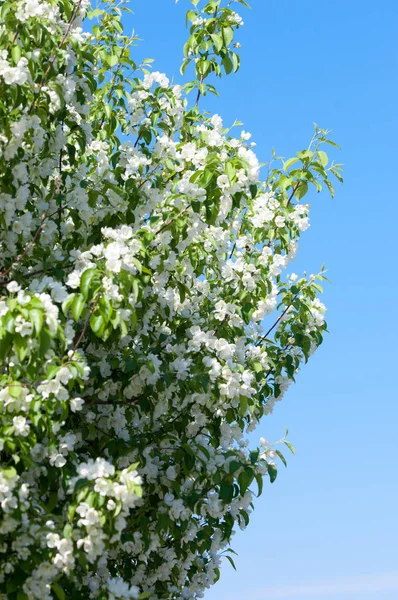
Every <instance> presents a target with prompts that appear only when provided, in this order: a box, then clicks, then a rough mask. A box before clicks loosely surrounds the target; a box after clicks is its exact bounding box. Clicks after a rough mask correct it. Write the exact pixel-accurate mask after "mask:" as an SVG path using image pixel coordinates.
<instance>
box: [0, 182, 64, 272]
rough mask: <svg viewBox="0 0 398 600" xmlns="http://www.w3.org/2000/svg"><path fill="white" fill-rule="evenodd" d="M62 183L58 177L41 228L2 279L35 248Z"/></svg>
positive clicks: (42, 218) (42, 217)
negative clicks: (51, 204)
mask: <svg viewBox="0 0 398 600" xmlns="http://www.w3.org/2000/svg"><path fill="white" fill-rule="evenodd" d="M60 183H61V182H60V179H59V177H57V178H56V179H55V181H54V189H53V192H52V194H51V198H50V200H49V201H48V207H47V210H46V212H45V213H43V215H42V216H41V222H40V225H39V227H38V228H37V230H36V233H35V235H34V236H33V239H32V240H31V241H30V242H29V244H28V245H27V246H26V248H25V250H24V251H23V252H21V254H18V256H17V257H16V259H15V260H14V262H13V263H12V264H11V265H10V266H9V267H8V269H7V270H6V271H3V272H2V273H0V277H1V278H4V277H6V276H7V275H8V274H9V273H11V271H13V269H14V268H15V267H16V265H17V264H18V263H20V262H21V260H22V259H23V258H25V256H26V255H27V254H28V253H29V251H30V250H31V249H32V248H33V246H34V245H35V243H36V240H37V238H38V237H39V235H40V233H41V231H42V229H43V227H44V224H45V221H46V219H47V216H48V211H49V210H50V203H51V201H52V200H53V199H54V196H55V194H57V193H58V191H59V186H60Z"/></svg>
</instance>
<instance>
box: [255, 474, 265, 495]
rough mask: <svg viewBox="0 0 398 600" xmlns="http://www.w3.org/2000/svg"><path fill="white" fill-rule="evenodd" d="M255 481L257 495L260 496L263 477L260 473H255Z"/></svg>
mask: <svg viewBox="0 0 398 600" xmlns="http://www.w3.org/2000/svg"><path fill="white" fill-rule="evenodd" d="M255 478H256V481H257V486H258V494H257V496H261V494H262V493H263V483H264V481H263V478H262V475H260V474H259V473H257V474H256V475H255Z"/></svg>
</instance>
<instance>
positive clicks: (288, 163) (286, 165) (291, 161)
mask: <svg viewBox="0 0 398 600" xmlns="http://www.w3.org/2000/svg"><path fill="white" fill-rule="evenodd" d="M298 160H299V159H298V158H296V157H293V158H289V159H288V160H287V161H286V162H284V163H283V168H284V169H285V171H287V170H288V169H289V167H291V166H292V165H294V163H296V162H298Z"/></svg>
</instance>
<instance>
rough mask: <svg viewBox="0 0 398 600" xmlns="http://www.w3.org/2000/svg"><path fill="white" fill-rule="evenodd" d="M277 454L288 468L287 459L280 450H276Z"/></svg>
mask: <svg viewBox="0 0 398 600" xmlns="http://www.w3.org/2000/svg"><path fill="white" fill-rule="evenodd" d="M275 454H277V455H278V456H279V458H280V459H281V461H282V462H283V464H284V465H285V467H287V462H286V458H285V457H284V456H283V454H282V452H281V451H280V450H275Z"/></svg>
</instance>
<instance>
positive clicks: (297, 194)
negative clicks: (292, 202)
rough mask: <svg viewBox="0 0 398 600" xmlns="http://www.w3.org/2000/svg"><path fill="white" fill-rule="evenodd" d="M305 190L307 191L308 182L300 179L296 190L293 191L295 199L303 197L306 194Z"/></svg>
mask: <svg viewBox="0 0 398 600" xmlns="http://www.w3.org/2000/svg"><path fill="white" fill-rule="evenodd" d="M307 192H308V183H306V182H305V181H301V182H300V184H299V186H298V188H297V190H296V191H295V193H294V195H295V197H296V198H297V200H301V198H304V196H305V195H306V193H307Z"/></svg>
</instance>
